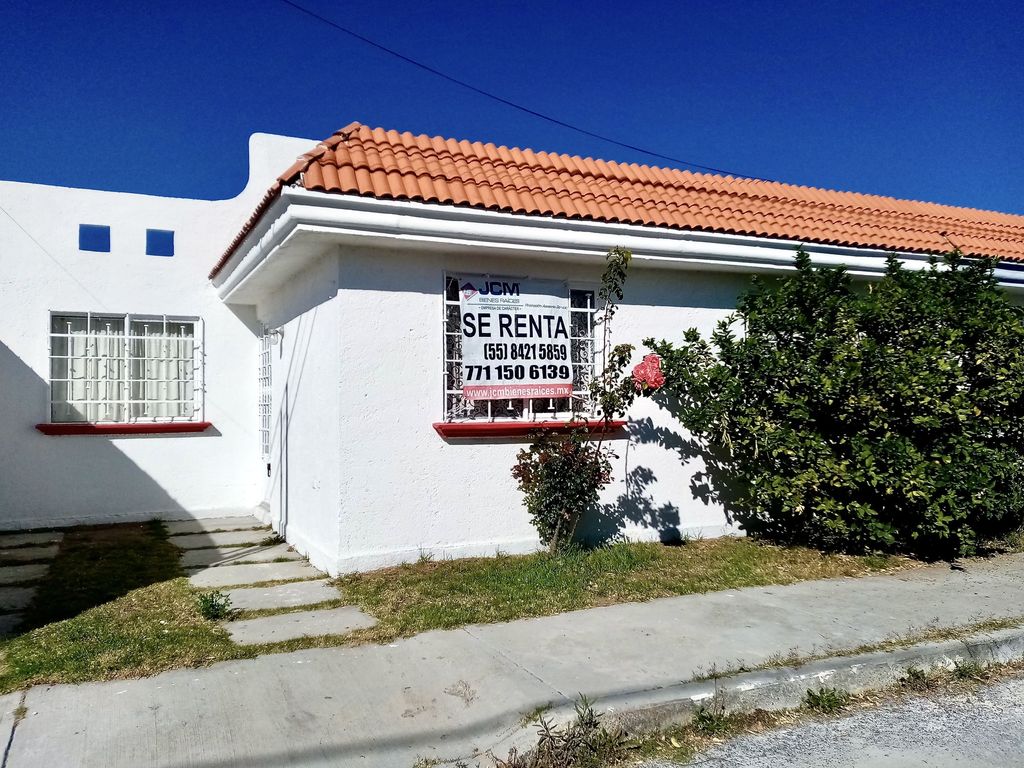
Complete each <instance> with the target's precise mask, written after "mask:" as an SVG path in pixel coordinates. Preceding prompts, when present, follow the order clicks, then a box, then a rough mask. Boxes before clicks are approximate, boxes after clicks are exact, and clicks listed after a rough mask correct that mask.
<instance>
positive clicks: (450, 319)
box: [0, 124, 1024, 573]
mask: <svg viewBox="0 0 1024 768" xmlns="http://www.w3.org/2000/svg"><path fill="white" fill-rule="evenodd" d="M297 155H298V156H299V159H298V160H297V161H296V159H295V158H296V156H297ZM282 171H283V172H282ZM268 187H269V189H268ZM801 243H802V244H804V245H805V247H806V249H807V250H808V251H809V252H810V253H811V255H812V257H813V258H814V260H815V261H817V262H819V263H823V264H839V263H841V264H845V265H847V266H848V267H849V269H850V271H851V272H853V273H854V274H856V275H859V276H862V277H864V278H867V279H870V278H871V277H872V276H876V275H878V274H880V273H881V271H882V270H883V268H884V261H885V258H886V255H887V254H888V253H890V252H897V253H898V254H899V255H900V257H901V258H902V259H903V260H904V261H905V262H906V263H907V264H909V265H911V266H921V265H924V264H926V263H927V256H928V254H930V253H936V252H942V251H945V250H948V249H949V248H950V247H951V245H956V246H958V247H960V248H961V249H962V250H963V251H964V252H966V253H972V254H984V255H991V256H996V257H999V258H1000V259H1001V260H1002V261H1001V266H1000V269H999V270H998V275H999V278H1000V280H1001V282H1002V284H1003V285H1004V287H1005V288H1006V290H1008V291H1014V292H1019V291H1022V290H1024V271H1021V267H1020V263H1021V262H1022V261H1024V216H1015V215H1009V214H1001V213H993V212H987V211H977V210H971V209H964V208H954V207H950V206H942V205H936V204H930V203H919V202H910V201H902V200H896V199H892V198H886V197H878V196H870V195H860V194H853V193H845V192H831V191H825V190H818V189H811V188H806V187H796V186H792V185H785V184H778V183H773V182H763V181H752V180H746V179H734V178H729V177H717V176H707V175H700V174H692V173H688V172H683V171H677V170H671V169H660V168H649V167H646V166H637V165H624V164H618V163H611V162H603V161H599V160H592V159H589V158H587V159H582V158H579V157H569V156H564V155H554V154H548V153H534V152H531V151H529V150H518V149H508V148H505V147H496V146H494V145H490V144H480V143H470V142H466V141H456V140H452V139H441V138H429V137H425V136H413V135H411V134H408V133H398V132H395V131H384V130H381V129H370V128H368V127H366V126H363V125H360V124H352V125H350V126H348V127H347V128H345V129H343V130H341V131H339V132H338V133H336V134H335V135H334V136H332V137H331V138H329V139H328V140H326V141H325V142H323V143H320V144H317V143H316V142H314V141H311V140H302V139H293V138H285V137H277V136H266V135H259V134H257V135H255V136H253V137H252V140H251V142H250V178H249V183H248V184H247V185H246V188H245V189H244V190H243V191H242V192H241V194H239V195H238V197H236V198H233V199H231V200H224V201H212V202H211V201H200V200H182V199H176V198H160V197H152V196H145V195H130V194H119V193H110V192H98V191H92V190H82V189H68V188H61V187H49V186H43V185H35V184H22V183H14V182H0V311H2V318H3V325H2V326H0V528H37V527H44V526H61V525H72V524H80V523H93V522H95V523H98V522H109V521H117V520H138V519H147V518H152V517H166V518H180V517H188V516H193V517H203V516H213V515H217V516H220V515H224V514H231V513H235V512H237V513H239V514H249V513H251V512H253V511H254V510H255V511H256V513H257V514H259V515H260V516H262V517H263V518H264V519H267V520H269V521H270V522H271V523H272V524H273V526H274V527H275V529H277V530H278V531H280V532H281V534H282V535H284V536H285V537H286V538H287V540H288V541H289V542H291V543H292V544H294V545H295V546H296V548H297V549H299V550H300V551H302V552H303V553H305V554H307V555H308V556H309V558H310V560H311V561H312V562H313V563H314V564H315V565H317V566H320V567H321V568H324V569H326V570H328V571H329V572H331V573H338V572H341V571H346V570H355V569H363V568H368V567H374V566H379V565H384V564H389V563H395V562H400V561H402V560H408V559H413V558H416V557H417V556H418V555H419V554H420V553H421V552H430V553H433V554H437V555H442V556H465V555H476V554H483V555H487V554H493V553H494V552H495V551H496V550H501V551H505V552H522V551H527V550H530V549H532V548H534V547H535V546H536V534H535V533H534V531H533V529H532V527H531V526H530V524H529V521H528V519H527V515H526V512H525V510H524V509H523V507H522V502H521V497H520V494H519V493H518V492H517V490H516V488H515V484H514V481H513V479H512V477H511V475H510V469H511V466H512V463H513V459H514V455H515V452H516V451H517V450H518V449H519V447H520V446H521V445H522V443H523V442H524V440H526V439H527V437H528V435H529V434H530V433H531V432H532V431H534V430H536V429H550V428H558V427H559V425H560V424H564V422H565V420H566V419H567V418H568V398H567V394H568V393H569V392H573V393H574V396H575V397H581V396H582V395H583V392H582V389H581V386H582V381H583V380H584V379H585V378H586V375H587V372H588V371H589V369H590V366H591V365H592V364H593V362H594V360H593V354H592V349H593V344H592V343H591V342H590V341H589V339H588V336H589V333H590V330H591V328H592V325H591V316H592V312H593V311H594V310H595V299H594V290H595V288H596V284H597V280H598V278H599V276H600V273H601V270H602V267H603V259H604V254H605V253H606V252H607V250H608V249H609V248H611V247H612V246H624V247H626V248H629V249H630V250H631V251H632V252H633V254H634V259H633V265H632V267H631V273H630V276H629V279H628V282H627V286H626V299H625V302H624V303H623V306H622V309H621V311H620V313H619V315H618V316H617V317H616V325H615V327H614V331H615V334H616V340H617V341H620V342H632V343H636V344H639V342H640V340H641V339H643V338H645V337H647V336H655V337H664V338H669V339H675V338H679V336H680V335H681V333H682V331H683V330H684V329H686V328H689V327H693V326H696V327H697V328H700V329H702V330H704V331H710V329H711V328H712V327H713V326H714V324H715V323H716V322H717V321H718V320H719V319H720V318H722V317H724V316H726V315H727V314H728V313H729V311H730V310H731V308H732V307H733V306H734V302H735V298H736V296H737V294H738V293H739V292H740V291H742V290H743V289H744V287H745V286H746V285H747V282H748V279H749V275H750V274H752V273H755V272H760V273H779V272H784V271H786V270H789V269H791V268H792V261H793V252H794V250H795V248H796V247H797V245H799V244H801ZM502 294H505V295H504V296H502ZM508 294H511V295H508ZM473 302H476V304H473ZM481 302H482V304H481ZM516 302H519V303H518V304H517V303H516ZM530 302H534V303H533V304H530ZM538 302H539V303H538ZM471 304H472V305H473V306H484V307H485V308H487V310H488V312H491V313H493V317H491V318H490V319H491V321H493V325H494V328H490V329H489V328H488V327H487V326H485V327H484V328H483V329H481V328H480V327H478V326H474V325H473V323H472V322H470V323H469V324H468V325H467V323H466V322H465V317H464V314H465V313H466V312H467V307H469V306H470V305H471ZM531 306H533V307H534V312H533V314H534V315H537V313H538V312H540V310H537V309H536V307H541V306H542V307H544V308H545V309H544V310H543V312H544V313H546V314H544V317H547V318H548V319H549V322H554V323H555V324H556V325H557V323H558V322H563V323H564V330H565V333H562V334H559V333H558V332H557V331H553V330H552V328H553V327H555V326H550V325H549V326H548V327H544V328H542V327H541V325H540V321H539V320H538V323H537V325H536V327H533V326H529V324H528V323H527V320H528V318H527V317H519V318H518V320H522V321H523V323H524V325H523V326H522V328H523V329H525V330H523V331H522V333H521V334H520V335H518V336H516V334H515V333H513V331H514V330H515V329H516V328H517V326H515V325H514V323H515V322H518V320H516V315H517V314H525V315H530V307H531ZM502 313H504V315H505V319H504V320H501V322H502V323H504V322H506V321H507V323H508V325H506V326H502V327H503V329H504V330H508V331H509V333H508V334H507V335H508V336H509V337H512V338H511V340H510V339H505V340H504V341H502V342H501V343H502V344H505V346H504V347H502V348H501V349H499V347H498V346H496V345H497V344H498V340H499V337H500V336H501V334H500V333H498V332H497V329H498V326H499V318H498V317H497V316H498V315H499V314H502ZM510 318H511V319H510ZM474 328H476V330H483V331H486V330H494V331H495V335H494V337H487V339H490V338H493V339H494V341H491V342H488V341H487V340H486V339H481V338H472V333H473V329H474ZM484 335H486V334H484ZM517 339H518V341H517ZM513 342H515V346H516V350H518V351H515V350H513V351H512V354H515V355H517V358H516V360H510V359H508V358H507V357H506V356H507V355H508V354H509V350H511V347H509V346H508V344H512V343H513ZM519 342H522V343H519ZM541 348H543V349H541ZM538 350H540V351H538ZM481 355H482V357H481ZM463 358H465V359H463ZM471 358H472V360H471ZM471 362H472V363H473V364H472V365H471V364H470V363H471ZM492 363H493V364H492ZM517 366H518V367H517ZM469 379H474V381H473V382H472V383H471V382H470V381H469ZM474 387H475V388H474ZM467 395H472V398H470V397H467ZM490 398H494V399H490ZM498 398H500V399H498ZM613 439H615V440H616V441H618V448H619V449H618V454H619V460H618V463H617V466H616V467H615V482H614V483H613V485H612V487H610V488H609V489H608V490H607V492H606V493H605V495H604V498H603V503H602V509H601V510H600V514H599V515H597V516H595V518H594V520H593V521H591V523H590V524H589V528H588V530H587V532H586V533H587V535H588V536H589V537H590V538H592V539H604V538H610V537H613V536H616V535H625V536H629V537H633V538H659V537H660V538H664V539H671V538H677V537H679V536H680V535H683V534H691V533H701V534H703V535H718V534H721V533H724V532H727V531H729V530H731V528H730V525H729V523H728V522H727V520H726V517H725V514H724V512H723V510H722V509H721V508H719V507H717V506H715V505H714V504H713V503H711V502H709V501H707V499H706V498H705V497H704V496H703V494H702V493H701V490H700V481H699V473H700V471H701V469H702V464H701V460H700V454H699V450H696V449H695V446H693V445H691V444H690V443H689V442H688V441H687V440H686V435H683V434H679V431H678V428H677V425H676V424H675V423H674V422H673V420H672V419H671V418H670V417H669V415H668V414H666V413H665V412H663V411H660V410H659V409H658V408H657V406H656V405H654V404H653V403H652V402H650V401H646V400H644V401H640V402H638V403H637V404H636V406H635V407H634V409H633V411H632V412H631V413H630V414H629V420H628V423H627V424H626V425H624V427H623V428H622V429H621V430H619V431H618V432H617V433H616V434H615V436H614V438H613Z"/></svg>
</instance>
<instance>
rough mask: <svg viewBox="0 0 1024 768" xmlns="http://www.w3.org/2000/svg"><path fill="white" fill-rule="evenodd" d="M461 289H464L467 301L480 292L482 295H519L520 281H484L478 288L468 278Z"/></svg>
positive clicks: (463, 293)
mask: <svg viewBox="0 0 1024 768" xmlns="http://www.w3.org/2000/svg"><path fill="white" fill-rule="evenodd" d="M459 290H461V291H462V295H463V297H464V298H465V299H466V300H467V301H468V300H469V299H472V298H473V297H474V296H476V295H477V294H478V293H479V294H480V295H481V296H518V295H519V283H503V282H501V281H500V280H490V281H488V282H486V283H482V284H481V285H480V288H477V287H476V286H475V285H473V284H472V283H471V282H469V281H468V280H467V281H466V282H464V283H463V284H462V287H461V288H460V289H459Z"/></svg>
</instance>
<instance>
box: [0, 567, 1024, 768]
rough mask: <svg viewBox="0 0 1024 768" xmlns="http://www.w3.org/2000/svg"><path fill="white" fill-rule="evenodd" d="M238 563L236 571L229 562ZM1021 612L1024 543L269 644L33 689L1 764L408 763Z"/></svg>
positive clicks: (42, 767)
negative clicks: (730, 672) (773, 582)
mask: <svg viewBox="0 0 1024 768" xmlns="http://www.w3.org/2000/svg"><path fill="white" fill-rule="evenodd" d="M227 567H243V566H227ZM1021 616H1024V556H1020V555H1011V556H1004V557H1000V558H994V559H992V560H989V561H985V562H976V563H975V562H972V563H970V564H969V565H968V566H967V568H966V570H965V571H953V570H950V569H949V568H948V566H941V565H939V566H934V567H929V568H921V569H918V570H915V571H909V572H905V573H901V574H895V575H891V576H878V577H870V578H864V579H837V580H830V581H820V582H805V583H802V584H795V585H792V586H788V587H768V588H759V589H745V590H731V591H728V592H720V593H712V594H707V595H690V596H686V597H677V598H667V599H663V600H654V601H651V602H648V603H642V604H630V605H620V606H611V607H607V608H596V609H591V610H586V611H579V612H575V613H570V614H563V615H560V616H552V617H548V618H541V619H529V620H524V621H515V622H511V623H508V624H500V625H489V626H474V627H467V628H465V629H458V630H451V631H445V632H430V633H426V634H423V635H419V636H417V637H413V638H410V639H408V640H403V641H400V642H396V643H394V644H391V645H388V646H362V647H356V648H329V649H318V650H309V651H299V652H295V653H287V654H270V655H265V656H261V657H259V658H257V659H253V660H246V661H237V662H226V663H221V664H216V665H213V666H211V667H209V668H207V669H199V670H177V671H174V672H168V673H165V674H162V675H158V676H156V677H152V678H149V679H145V680H134V681H127V682H126V681H113V682H108V683H89V684H83V685H78V686H52V687H37V688H33V689H32V690H30V691H29V692H28V694H27V696H26V699H25V705H26V707H27V716H26V717H25V719H24V720H23V721H22V722H21V723H20V724H19V725H18V727H17V729H16V730H15V732H14V736H13V740H12V741H11V746H10V750H9V754H8V762H7V764H6V768H52V767H53V766H56V765H75V766H83V768H88V767H90V766H97V767H99V766H102V767H103V768H122V766H123V767H125V768H127V767H129V766H130V767H131V768H135V766H140V765H146V766H161V767H163V768H172V767H173V768H185V767H186V766H188V767H189V768H228V766H239V768H241V767H242V766H246V767H249V768H270V767H271V766H349V765H358V766H380V767H381V768H405V767H407V766H408V767H411V766H412V764H413V763H414V761H415V760H416V759H417V758H420V757H423V758H435V759H448V758H452V757H456V756H459V755H466V754H469V753H471V752H472V751H473V750H474V749H476V748H479V749H486V748H488V747H495V748H496V751H501V750H502V749H504V748H506V747H507V746H508V743H509V740H510V739H512V738H518V739H520V740H521V739H522V738H523V737H524V733H523V731H522V730H521V726H520V720H521V718H522V716H523V715H524V714H526V713H529V712H532V711H534V710H535V709H536V708H537V707H539V706H544V705H547V704H554V705H563V704H567V703H569V702H571V701H572V700H573V699H574V698H575V697H576V696H577V694H578V693H580V692H582V693H585V694H587V695H588V696H591V697H595V699H596V703H597V706H598V707H599V708H602V709H609V708H613V707H614V708H621V707H628V706H629V705H630V698H631V696H639V697H642V696H650V694H651V692H653V691H655V690H658V689H662V690H664V689H670V688H672V687H673V686H675V685H677V684H679V683H680V682H681V681H685V680H688V679H690V678H692V677H694V676H695V675H701V674H707V673H709V672H710V671H712V670H714V669H718V670H720V671H724V670H727V669H729V668H732V667H735V666H737V665H738V664H741V663H742V664H746V665H748V666H754V665H757V664H760V663H763V662H765V661H767V660H769V659H770V658H772V657H778V656H780V655H785V654H788V653H789V652H790V651H793V650H798V651H799V652H800V653H802V654H813V653H821V652H827V651H830V650H832V651H834V650H837V649H852V648H854V647H857V646H860V645H862V644H864V643H870V642H879V641H882V640H885V639H888V638H891V637H892V636H894V635H899V634H905V633H907V632H910V631H914V630H920V629H922V628H923V627H927V626H957V625H965V624H968V623H972V622H976V621H979V620H982V619H989V618H996V617H1000V618H1017V617H1021Z"/></svg>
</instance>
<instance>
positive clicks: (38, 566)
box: [0, 531, 64, 637]
mask: <svg viewBox="0 0 1024 768" xmlns="http://www.w3.org/2000/svg"><path fill="white" fill-rule="evenodd" d="M63 538H64V534H63V533H60V532H59V531H42V532H36V533H8V534H0V637H3V636H5V635H10V634H12V633H14V632H15V631H16V630H17V629H18V628H19V627H20V626H21V623H22V611H23V610H24V609H25V608H27V607H28V606H29V604H30V603H31V602H32V599H33V597H35V593H36V582H38V581H39V580H40V579H41V578H43V577H44V576H45V575H46V573H47V571H49V570H50V563H51V562H52V561H53V558H54V557H56V556H57V551H58V549H59V542H60V541H61V540H62V539H63Z"/></svg>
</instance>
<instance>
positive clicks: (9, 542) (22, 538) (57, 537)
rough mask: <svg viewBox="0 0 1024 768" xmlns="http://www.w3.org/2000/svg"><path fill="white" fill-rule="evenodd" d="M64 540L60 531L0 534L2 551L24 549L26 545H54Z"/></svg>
mask: <svg viewBox="0 0 1024 768" xmlns="http://www.w3.org/2000/svg"><path fill="white" fill-rule="evenodd" d="M63 538H64V534H63V533H61V532H60V531H41V532H37V533H3V534H0V549H7V548H8V547H22V546H24V545H26V544H54V543H57V542H59V541H61V539H63Z"/></svg>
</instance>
